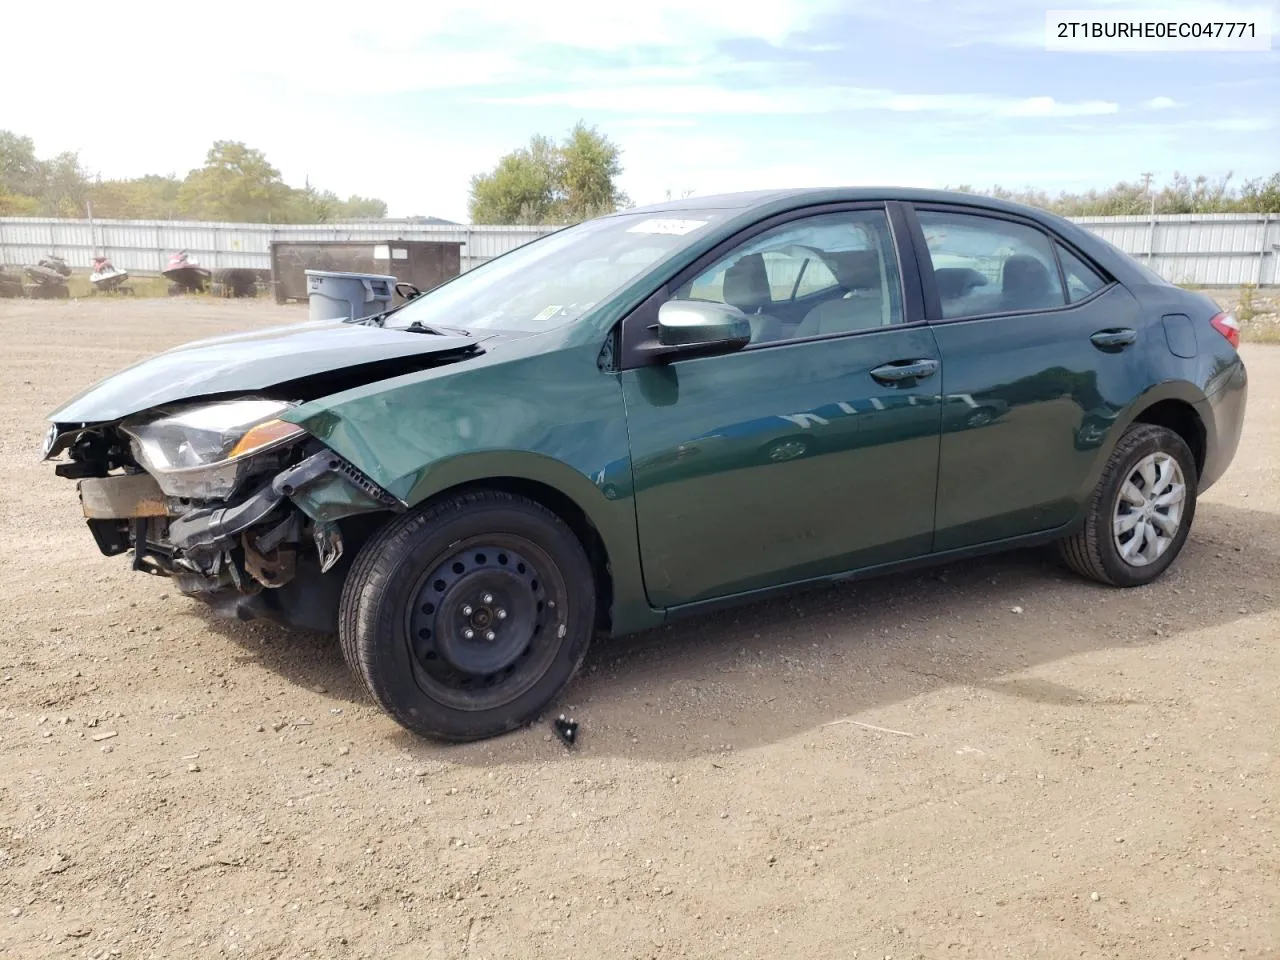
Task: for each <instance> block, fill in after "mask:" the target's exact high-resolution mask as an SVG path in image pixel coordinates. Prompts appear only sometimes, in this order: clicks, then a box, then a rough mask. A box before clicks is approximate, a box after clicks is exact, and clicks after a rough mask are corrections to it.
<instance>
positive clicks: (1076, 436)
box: [913, 204, 1148, 551]
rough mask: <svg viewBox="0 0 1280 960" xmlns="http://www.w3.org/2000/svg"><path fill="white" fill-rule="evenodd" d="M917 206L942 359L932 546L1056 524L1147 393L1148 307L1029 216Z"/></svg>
mask: <svg viewBox="0 0 1280 960" xmlns="http://www.w3.org/2000/svg"><path fill="white" fill-rule="evenodd" d="M914 210H915V221H914V223H913V235H914V236H915V239H916V247H917V257H918V260H919V263H920V268H921V273H922V281H923V285H924V289H925V300H926V309H927V312H928V314H929V318H930V323H931V325H932V326H933V330H934V334H935V336H936V338H937V343H938V349H939V352H940V354H941V357H942V393H943V396H944V400H943V405H942V406H943V410H942V440H941V444H940V447H939V470H938V505H937V521H936V533H935V538H934V549H935V550H937V551H943V550H951V549H956V548H961V547H966V546H972V545H976V544H981V543H987V542H991V541H998V540H1002V539H1005V538H1009V537H1016V536H1020V535H1024V534H1031V533H1036V532H1040V531H1048V530H1052V529H1054V528H1056V527H1059V526H1061V525H1062V524H1065V523H1067V522H1068V521H1070V520H1071V519H1072V517H1073V515H1074V514H1075V512H1076V508H1077V507H1078V505H1079V504H1080V503H1081V501H1082V500H1083V498H1085V497H1086V496H1087V495H1088V494H1089V492H1090V489H1089V488H1090V477H1091V474H1092V472H1093V469H1094V466H1095V464H1096V463H1097V461H1098V459H1099V457H1101V456H1103V455H1105V452H1106V451H1107V450H1108V449H1110V443H1109V442H1108V437H1109V435H1110V431H1111V426H1112V424H1113V422H1114V421H1115V418H1116V416H1117V414H1118V413H1119V412H1120V410H1122V409H1123V408H1124V407H1126V406H1127V405H1128V404H1129V403H1130V402H1131V401H1132V400H1133V399H1135V398H1136V397H1137V395H1138V394H1139V393H1140V392H1141V391H1142V390H1143V388H1144V386H1145V382H1146V377H1145V373H1146V370H1145V364H1144V359H1143V349H1144V340H1145V339H1146V337H1147V336H1148V333H1147V330H1146V329H1145V328H1144V325H1143V316H1142V312H1141V309H1140V307H1139V305H1138V303H1137V301H1136V300H1135V299H1134V297H1133V296H1132V295H1131V294H1130V293H1129V292H1128V291H1127V290H1126V289H1125V288H1124V287H1122V286H1121V285H1120V284H1118V283H1115V282H1113V281H1112V280H1111V278H1109V277H1108V276H1106V275H1105V273H1104V272H1103V271H1102V270H1101V269H1100V268H1099V267H1098V266H1097V265H1096V264H1092V263H1090V262H1089V261H1088V260H1087V259H1086V258H1085V257H1083V256H1082V255H1081V254H1080V253H1079V252H1078V251H1076V250H1073V249H1072V248H1071V247H1070V246H1069V245H1068V244H1066V243H1064V242H1063V241H1061V240H1060V239H1059V238H1057V237H1055V236H1052V235H1051V234H1050V233H1048V232H1047V231H1046V230H1044V229H1043V228H1042V227H1040V226H1039V225H1037V224H1035V223H1034V222H1033V221H1030V220H1022V219H1020V218H1017V217H1012V216H1006V215H1004V214H1000V213H995V212H992V211H985V210H982V211H980V210H978V209H975V208H971V207H949V206H943V205H937V206H935V205H926V204H916V205H914Z"/></svg>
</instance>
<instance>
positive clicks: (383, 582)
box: [338, 490, 596, 740]
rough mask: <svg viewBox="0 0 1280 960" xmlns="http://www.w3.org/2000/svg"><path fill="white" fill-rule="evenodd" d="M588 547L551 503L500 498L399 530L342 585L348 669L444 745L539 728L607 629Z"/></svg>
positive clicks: (382, 538)
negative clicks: (598, 633)
mask: <svg viewBox="0 0 1280 960" xmlns="http://www.w3.org/2000/svg"><path fill="white" fill-rule="evenodd" d="M595 601H596V581H595V576H594V574H593V572H592V569H591V562H590V560H589V559H588V557H587V554H586V551H585V550H584V549H583V546H582V543H581V541H579V540H578V539H577V536H576V535H575V534H574V532H573V531H572V530H570V529H569V527H568V526H567V525H566V524H565V523H564V521H563V520H561V519H560V518H559V517H558V516H556V515H555V514H554V513H552V512H551V511H550V510H548V509H547V508H546V507H544V506H542V505H541V504H538V503H535V502H533V501H530V500H526V499H524V498H523V497H518V496H516V495H514V494H510V493H505V492H502V491H497V490H475V491H470V492H466V493H459V494H457V495H455V496H453V497H448V498H445V499H441V500H439V501H437V502H435V503H432V504H430V505H427V506H424V507H422V508H420V509H418V510H416V511H413V512H411V513H407V514H405V515H404V516H402V517H400V518H397V519H396V520H393V521H391V522H389V523H388V524H387V525H386V526H385V527H383V528H382V529H381V530H380V531H379V532H378V533H377V534H376V535H375V536H374V537H372V538H371V539H370V540H369V541H368V542H367V543H366V544H365V545H364V546H363V547H362V548H361V550H360V553H359V555H358V556H357V558H356V560H355V562H354V563H353V565H352V567H351V572H350V573H349V574H348V575H347V580H346V583H345V584H344V585H343V592H342V604H341V609H340V611H339V618H338V619H339V622H338V633H339V637H340V639H341V642H342V653H343V656H344V657H345V658H346V660H347V663H349V664H350V665H351V668H352V669H353V670H354V671H355V672H356V673H357V675H358V676H359V677H360V679H361V680H362V681H363V682H364V685H365V687H366V688H367V689H368V691H369V693H371V694H372V695H373V697H374V699H375V700H377V701H378V703H379V705H380V706H382V707H383V709H385V710H386V711H387V712H388V713H389V714H391V716H392V717H394V718H395V719H396V720H397V721H398V722H399V723H400V724H402V725H403V726H405V727H406V728H408V729H409V730H412V731H413V732H415V733H418V734H421V735H423V736H429V737H436V738H442V739H445V740H475V739H478V738H481V737H490V736H494V735H496V734H499V733H503V732H505V731H507V730H513V729H515V728H516V727H518V726H520V725H522V724H525V723H528V722H529V721H530V720H532V719H533V718H534V717H535V716H537V715H538V713H540V712H541V711H542V710H544V709H545V708H546V707H547V705H548V704H549V703H550V701H551V700H552V699H553V698H554V697H555V696H556V695H557V694H558V693H559V692H560V691H561V690H562V689H563V688H564V686H565V684H567V683H568V682H569V680H570V678H571V677H572V676H573V674H574V673H575V672H576V671H577V669H578V667H579V666H580V665H581V664H582V658H583V656H585V654H586V651H587V645H588V644H589V642H590V640H591V635H592V633H593V632H594V629H595V626H596V606H595Z"/></svg>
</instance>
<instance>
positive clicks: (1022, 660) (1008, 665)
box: [209, 503, 1280, 766]
mask: <svg viewBox="0 0 1280 960" xmlns="http://www.w3.org/2000/svg"><path fill="white" fill-rule="evenodd" d="M1273 545H1275V546H1273ZM1277 603H1280V514H1275V513H1270V512H1266V511H1261V510H1254V509H1249V508H1244V507H1238V506H1229V505H1225V504H1218V503H1202V504H1200V505H1199V508H1198V512H1197V516H1196V521H1195V528H1194V532H1193V534H1192V538H1191V540H1190V542H1189V543H1188V544H1187V546H1186V548H1185V549H1184V551H1183V553H1182V556H1181V557H1179V559H1178V562H1177V563H1175V564H1174V565H1173V567H1171V568H1170V569H1169V571H1168V572H1167V573H1166V574H1165V576H1164V577H1162V578H1161V579H1160V580H1159V581H1157V582H1156V583H1154V584H1152V585H1150V586H1148V587H1142V588H1137V589H1132V590H1117V589H1114V588H1110V587H1105V586H1101V585H1098V584H1094V583H1091V582H1089V581H1085V580H1082V579H1081V578H1079V577H1077V576H1075V575H1074V574H1072V573H1070V572H1069V571H1067V570H1066V569H1065V568H1063V567H1062V566H1061V565H1060V564H1059V563H1058V562H1057V560H1056V559H1055V558H1054V557H1053V555H1052V552H1051V551H1049V550H1020V551H1014V552H1011V553H1006V554H998V555H994V556H991V557H986V558H982V559H979V560H971V561H965V562H961V563H955V564H951V565H948V566H943V567H936V568H932V569H929V570H925V571H922V572H919V573H911V574H899V575H892V576H886V577H880V578H875V579H869V580H864V581H860V582H856V583H845V584H837V585H832V586H828V587H824V588H819V589H813V590H809V591H805V592H800V593H795V594H791V595H788V596H785V597H781V598H775V599H772V600H768V601H762V602H758V603H753V604H748V605H746V606H743V607H739V608H736V609H732V610H726V611H723V612H720V613H716V614H708V615H705V616H701V617H697V618H690V619H687V620H681V621H679V622H676V623H673V624H670V625H668V626H665V627H660V628H657V629H654V630H649V631H646V632H644V633H640V634H636V635H633V636H630V637H624V638H620V639H616V640H608V641H602V642H599V643H597V644H596V645H595V646H594V647H593V649H592V651H591V652H590V653H589V654H588V657H587V661H586V663H585V664H584V665H583V669H582V671H581V672H580V674H579V675H578V677H577V678H576V679H575V680H574V682H573V683H572V684H571V685H570V687H569V689H568V690H567V691H566V692H565V693H564V694H563V695H562V696H561V697H560V699H559V700H558V701H557V703H556V704H555V705H553V707H552V708H551V710H550V712H549V713H550V716H555V715H556V714H558V713H562V712H563V713H571V714H572V715H573V716H574V718H575V719H577V720H578V721H579V723H580V725H581V726H580V729H579V734H578V744H577V746H576V748H575V750H576V752H579V753H582V754H590V755H593V756H618V757H627V758H630V759H637V760H647V761H652V760H656V761H670V760H677V759H682V758H688V757H694V756H699V755H713V754H718V753H721V752H723V751H724V750H725V749H726V747H730V748H732V749H735V750H742V749H750V748H752V747H756V746H761V745H764V744H767V743H772V742H775V741H778V740H782V739H786V738H788V737H791V736H794V735H795V734H797V733H799V732H801V731H804V730H807V729H812V728H815V727H819V726H821V725H823V724H830V723H833V722H838V721H841V720H843V719H845V718H848V717H851V716H853V715H857V716H858V717H860V718H861V719H863V720H865V722H868V723H875V724H883V725H884V726H887V727H890V728H895V724H894V723H893V722H889V721H888V720H883V719H879V718H878V717H877V711H880V712H885V713H888V711H886V710H885V708H887V707H890V706H892V705H894V704H898V703H901V702H903V701H907V700H910V699H911V698H914V697H919V696H922V695H926V694H929V693H931V692H934V691H937V690H940V689H943V688H945V687H949V686H957V685H965V686H970V687H976V688H979V689H987V690H998V691H1000V692H1001V693H1003V694H1005V695H1008V696H1014V697H1020V698H1023V699H1026V700H1029V701H1032V702H1035V703H1039V704H1049V705H1079V704H1086V705H1087V704H1089V703H1111V702H1112V701H1110V700H1098V699H1097V698H1095V697H1094V696H1093V695H1091V694H1090V693H1088V692H1087V691H1084V690H1077V689H1074V688H1071V687H1068V686H1064V685H1061V684H1058V683H1056V682H1054V681H1052V680H1049V679H1044V678H1032V677H1027V676H1025V675H1024V674H1026V673H1027V672H1028V671H1030V670H1032V669H1033V668H1035V667H1037V666H1039V665H1042V664H1046V663H1051V662H1053V661H1056V660H1061V659H1064V658H1068V657H1073V656H1077V655H1080V654H1083V653H1088V652H1090V651H1095V650H1103V649H1107V648H1112V647H1126V646H1144V645H1153V644H1159V643H1162V642H1164V641H1165V640H1167V639H1170V638H1172V637H1175V636H1177V635H1178V634H1181V633H1185V632H1190V631H1195V630H1201V629H1205V628H1209V627H1214V626H1220V625H1223V624H1227V623H1230V622H1232V621H1235V620H1238V619H1242V618H1244V617H1248V616H1252V615H1255V614H1258V613H1261V612H1263V611H1266V610H1271V609H1274V608H1275V607H1276V606H1277ZM209 623H210V626H211V629H213V630H216V631H217V632H219V633H222V634H224V635H226V636H228V637H229V638H231V639H233V640H235V641H236V642H237V643H240V644H242V645H243V646H245V648H246V650H249V651H252V658H253V659H254V660H256V661H257V662H259V663H261V664H262V665H263V666H265V667H267V668H268V669H270V670H273V671H276V672H277V673H279V674H280V675H281V676H283V677H285V678H286V679H288V680H289V681H291V682H294V683H298V684H304V685H307V686H310V687H316V686H323V687H325V688H326V690H327V692H328V693H329V694H330V695H331V696H335V697H339V698H343V699H347V700H350V701H353V702H356V701H360V702H368V701H367V699H366V697H365V694H364V691H363V689H362V687H361V686H360V684H359V682H358V681H357V680H356V679H355V678H354V677H352V676H351V675H350V674H349V673H348V671H347V669H346V666H345V664H344V663H343V660H342V656H341V653H340V652H339V650H338V646H337V643H336V642H335V641H334V639H333V638H331V637H323V636H316V635H310V634H299V633H292V632H290V631H288V630H285V629H283V628H278V627H274V626H271V625H266V624H257V623H255V624H236V623H227V622H225V621H219V620H215V619H213V618H211V617H210V618H209ZM264 641H265V642H264ZM546 719H547V718H543V720H542V721H539V722H538V723H536V724H535V725H534V726H533V727H532V728H526V729H524V730H520V731H516V732H514V733H512V734H509V735H507V736H505V737H499V738H494V739H491V740H486V741H481V742H479V743H474V744H466V745H460V746H449V745H442V744H436V743H432V742H430V741H426V740H422V739H419V738H417V737H414V736H413V735H411V734H409V733H407V732H406V731H403V730H401V729H400V728H398V727H395V726H394V725H393V722H392V721H391V720H389V719H388V720H387V724H388V734H387V735H388V737H389V738H391V739H392V740H393V741H394V742H395V744H396V745H397V747H398V748H400V749H404V750H407V751H409V752H410V753H411V754H413V755H416V756H418V757H420V758H422V759H423V760H427V759H436V760H439V759H448V760H451V761H453V762H457V763H462V764H467V765H478V766H489V765H492V764H494V763H504V762H505V763H512V762H514V763H520V762H545V761H546V760H547V759H548V758H549V757H554V756H557V755H566V756H571V754H567V752H566V751H564V750H563V748H561V747H560V746H559V744H555V743H552V744H547V743H545V742H544V741H545V739H546V737H547V735H548V734H549V732H550V726H549V725H548V724H547V723H546ZM904 732H911V731H904ZM553 750H555V751H558V754H557V753H553V752H551V751H553Z"/></svg>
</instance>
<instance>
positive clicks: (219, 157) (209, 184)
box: [178, 140, 296, 223]
mask: <svg viewBox="0 0 1280 960" xmlns="http://www.w3.org/2000/svg"><path fill="white" fill-rule="evenodd" d="M293 192H294V191H292V190H291V189H290V188H289V186H288V185H286V184H285V182H284V180H282V179H281V177H280V171H279V170H277V169H276V168H275V167H273V166H272V165H271V164H270V163H269V162H267V157H266V154H264V153H263V152H262V151H261V150H254V149H252V148H250V147H247V146H245V145H244V144H243V143H239V142H236V141H231V140H218V141H216V142H215V143H214V145H213V146H212V147H210V148H209V153H208V155H207V156H206V157H205V163H204V166H203V167H200V168H199V169H196V170H192V171H191V172H190V173H189V174H188V175H187V179H186V181H185V182H184V183H183V184H182V189H181V190H180V191H179V193H178V200H179V204H180V206H181V207H182V210H183V214H184V215H185V216H190V217H194V218H196V219H199V220H231V221H241V222H250V223H261V222H264V221H265V222H268V223H278V222H280V221H281V220H288V219H292V218H291V217H289V216H288V213H289V207H290V205H291V202H293V203H294V204H295V206H296V200H295V198H294V197H292V196H291V194H292V193H293Z"/></svg>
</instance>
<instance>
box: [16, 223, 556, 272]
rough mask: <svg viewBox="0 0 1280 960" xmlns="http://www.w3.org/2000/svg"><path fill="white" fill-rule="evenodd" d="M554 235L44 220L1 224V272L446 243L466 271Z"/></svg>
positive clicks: (244, 261) (228, 261)
mask: <svg viewBox="0 0 1280 960" xmlns="http://www.w3.org/2000/svg"><path fill="white" fill-rule="evenodd" d="M551 229H552V228H550V227H505V226H483V227H481V226H466V225H462V226H457V227H454V226H443V225H439V224H416V223H408V222H404V221H396V220H377V221H367V222H359V223H329V224H316V225H308V224H288V225H272V224H265V223H198V222H193V221H182V220H94V221H92V223H91V222H90V221H88V220H51V219H50V220H46V219H34V218H28V217H0V265H5V264H8V265H11V266H21V265H24V264H28V263H35V262H36V261H37V260H39V259H40V258H41V257H42V256H44V255H45V254H47V253H55V254H57V255H58V256H60V257H63V258H65V259H66V261H67V263H69V264H71V266H73V267H89V266H90V265H91V264H92V262H93V256H94V252H95V251H99V252H105V253H106V254H108V255H109V256H110V257H111V262H112V263H114V264H115V265H116V266H117V267H120V268H122V269H125V270H132V271H134V272H135V273H158V272H159V271H160V270H163V269H164V267H165V264H166V263H168V260H169V255H170V254H172V253H173V252H174V251H177V250H186V251H187V252H188V253H189V254H190V255H191V256H192V257H194V258H195V259H196V260H198V261H199V262H200V264H201V265H202V266H206V267H209V268H210V269H213V270H217V269H220V268H224V267H250V268H254V269H258V270H269V269H271V241H272V240H357V241H358V240H369V241H377V240H383V241H386V240H444V241H452V242H455V243H461V244H462V245H463V247H462V269H463V270H469V269H471V268H472V267H474V266H475V265H476V264H478V263H483V262H484V261H485V260H488V259H490V258H491V257H496V256H498V254H501V253H505V252H506V251H508V250H511V249H512V248H514V247H518V246H520V245H521V244H522V243H527V242H528V241H530V240H532V239H533V238H534V237H539V236H542V235H543V234H544V233H549V232H550V231H551Z"/></svg>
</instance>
